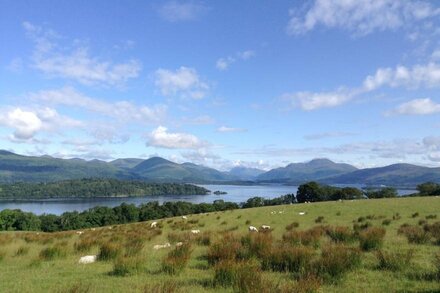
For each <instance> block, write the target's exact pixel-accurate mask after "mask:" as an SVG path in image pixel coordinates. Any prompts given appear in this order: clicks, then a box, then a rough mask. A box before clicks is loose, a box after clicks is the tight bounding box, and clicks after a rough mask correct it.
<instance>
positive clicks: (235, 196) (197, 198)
mask: <svg viewBox="0 0 440 293" xmlns="http://www.w3.org/2000/svg"><path fill="white" fill-rule="evenodd" d="M200 186H202V187H205V188H206V189H209V190H211V191H212V192H214V191H216V190H221V191H225V192H227V193H228V194H222V195H215V194H208V195H163V196H144V197H123V198H84V199H71V198H57V199H44V200H6V201H0V211H1V210H3V209H20V210H22V211H26V212H32V213H35V214H43V213H48V214H56V215H60V214H62V213H64V212H70V211H84V210H87V209H90V208H93V207H95V206H108V207H115V206H118V205H120V204H121V203H123V202H125V203H130V204H135V205H140V204H142V203H146V202H150V201H158V202H159V203H163V202H166V201H187V202H192V203H202V202H207V203H212V202H213V201H214V200H217V199H223V200H224V201H231V202H237V203H240V202H244V201H246V200H247V199H248V198H250V197H253V196H261V197H264V198H274V197H278V196H280V195H284V194H288V193H296V191H297V189H298V187H297V186H284V185H255V186H243V185H200ZM356 187H359V186H356ZM398 192H399V194H400V195H404V194H409V193H413V192H414V190H398Z"/></svg>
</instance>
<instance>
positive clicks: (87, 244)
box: [73, 238, 97, 252]
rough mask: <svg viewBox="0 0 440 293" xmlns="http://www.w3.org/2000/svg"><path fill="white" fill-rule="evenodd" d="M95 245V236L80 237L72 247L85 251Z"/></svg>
mask: <svg viewBox="0 0 440 293" xmlns="http://www.w3.org/2000/svg"><path fill="white" fill-rule="evenodd" d="M95 245H97V240H96V239H95V238H81V239H80V240H79V241H78V242H75V244H74V245H73V248H74V249H75V251H78V252H87V251H89V250H90V249H91V248H92V247H93V246H95Z"/></svg>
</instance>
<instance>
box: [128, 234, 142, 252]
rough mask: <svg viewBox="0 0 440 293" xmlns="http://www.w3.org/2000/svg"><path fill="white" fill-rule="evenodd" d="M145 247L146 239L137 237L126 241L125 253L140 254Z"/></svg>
mask: <svg viewBox="0 0 440 293" xmlns="http://www.w3.org/2000/svg"><path fill="white" fill-rule="evenodd" d="M143 248H144V241H143V240H142V239H141V238H139V237H135V238H133V239H131V240H129V241H128V242H127V243H126V245H125V255H126V256H135V255H137V254H139V253H140V252H141V251H142V249H143Z"/></svg>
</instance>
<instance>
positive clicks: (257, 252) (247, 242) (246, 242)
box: [241, 233, 273, 258]
mask: <svg viewBox="0 0 440 293" xmlns="http://www.w3.org/2000/svg"><path fill="white" fill-rule="evenodd" d="M272 241H273V239H272V234H271V233H252V234H247V235H246V236H243V237H242V238H241V244H242V246H243V247H244V249H245V251H246V258H249V257H252V256H255V257H262V256H263V255H264V254H265V253H267V252H268V251H270V250H271V247H272Z"/></svg>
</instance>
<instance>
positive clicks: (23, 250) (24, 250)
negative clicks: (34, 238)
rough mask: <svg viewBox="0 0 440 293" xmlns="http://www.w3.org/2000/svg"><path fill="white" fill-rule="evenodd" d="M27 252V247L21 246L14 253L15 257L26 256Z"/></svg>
mask: <svg viewBox="0 0 440 293" xmlns="http://www.w3.org/2000/svg"><path fill="white" fill-rule="evenodd" d="M28 252H29V247H26V246H21V247H20V248H18V249H17V251H16V252H15V256H20V255H26V254H28Z"/></svg>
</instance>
